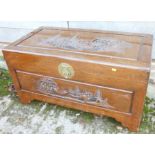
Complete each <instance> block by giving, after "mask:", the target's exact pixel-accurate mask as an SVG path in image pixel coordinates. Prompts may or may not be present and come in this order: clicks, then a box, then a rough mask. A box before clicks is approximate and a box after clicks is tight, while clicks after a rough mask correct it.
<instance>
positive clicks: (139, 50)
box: [14, 27, 152, 66]
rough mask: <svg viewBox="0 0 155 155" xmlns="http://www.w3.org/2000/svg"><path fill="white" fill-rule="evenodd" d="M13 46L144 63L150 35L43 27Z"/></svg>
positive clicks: (60, 53) (147, 55) (40, 51)
mask: <svg viewBox="0 0 155 155" xmlns="http://www.w3.org/2000/svg"><path fill="white" fill-rule="evenodd" d="M14 45H15V47H16V49H18V50H19V49H23V50H26V51H32V52H33V51H34V52H37V53H43V54H45V53H46V54H55V51H57V54H58V55H59V56H60V55H62V56H63V55H65V56H68V57H76V56H74V54H76V55H83V57H85V56H87V57H91V56H92V57H99V58H100V59H101V58H103V60H104V59H106V61H107V60H108V59H109V60H110V61H113V60H115V59H117V60H120V61H126V63H128V62H130V64H132V62H136V63H140V64H143V66H145V64H147V63H149V61H150V58H151V47H152V36H151V35H145V34H132V33H119V32H110V31H97V30H81V29H63V28H46V27H45V28H40V29H38V30H37V31H34V32H32V33H31V34H29V35H27V36H26V37H25V38H23V39H21V40H20V41H19V42H16V43H15V44H14ZM58 52H59V53H58ZM118 62H119V61H118ZM133 64H134V63H133Z"/></svg>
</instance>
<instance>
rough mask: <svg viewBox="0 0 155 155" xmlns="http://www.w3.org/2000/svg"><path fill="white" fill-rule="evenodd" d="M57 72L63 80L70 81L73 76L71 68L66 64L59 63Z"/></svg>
mask: <svg viewBox="0 0 155 155" xmlns="http://www.w3.org/2000/svg"><path fill="white" fill-rule="evenodd" d="M58 71H59V74H60V75H61V76H62V77H64V78H65V79H70V78H72V77H73V76H74V74H75V72H74V69H73V67H72V66H71V65H69V64H67V63H60V64H59V65H58Z"/></svg>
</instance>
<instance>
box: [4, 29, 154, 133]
mask: <svg viewBox="0 0 155 155" xmlns="http://www.w3.org/2000/svg"><path fill="white" fill-rule="evenodd" d="M151 48H152V36H151V35H147V34H133V33H120V32H107V31H97V30H82V29H62V28H48V27H41V28H39V29H37V30H35V31H33V32H32V33H30V34H28V35H26V36H25V37H23V38H21V39H20V40H18V41H16V42H14V43H12V44H11V45H9V46H8V47H6V48H5V49H4V50H3V54H4V57H5V60H6V62H7V65H8V68H9V71H10V74H11V76H12V78H13V82H14V84H15V88H16V90H17V93H18V96H19V98H20V100H21V102H22V103H30V102H31V101H32V100H34V99H37V100H41V101H46V102H49V103H53V104H57V105H61V106H65V107H69V108H74V109H79V110H83V111H86V112H91V113H95V114H98V115H106V116H109V117H113V118H115V119H116V120H117V121H120V122H121V123H122V124H123V125H124V126H126V127H128V128H129V129H130V130H132V131H137V130H138V128H139V125H140V121H141V116H142V112H143V104H144V98H145V94H146V89H147V84H148V78H149V72H150V62H151Z"/></svg>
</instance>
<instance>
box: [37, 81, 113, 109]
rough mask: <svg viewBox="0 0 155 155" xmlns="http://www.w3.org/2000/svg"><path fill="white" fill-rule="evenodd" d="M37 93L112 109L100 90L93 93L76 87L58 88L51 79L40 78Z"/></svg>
mask: <svg viewBox="0 0 155 155" xmlns="http://www.w3.org/2000/svg"><path fill="white" fill-rule="evenodd" d="M37 87H38V91H40V92H42V93H44V94H48V95H53V96H58V97H61V98H68V99H72V100H76V101H78V102H80V103H87V104H94V105H98V106H103V107H107V108H113V107H112V106H111V105H109V104H108V100H107V98H104V97H103V95H102V93H101V91H100V89H97V90H96V92H95V93H93V92H91V91H87V90H83V89H80V88H79V87H78V86H75V87H72V88H60V87H59V85H58V84H57V83H56V82H55V81H54V80H53V79H52V78H42V79H41V80H39V81H38V86H37Z"/></svg>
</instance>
